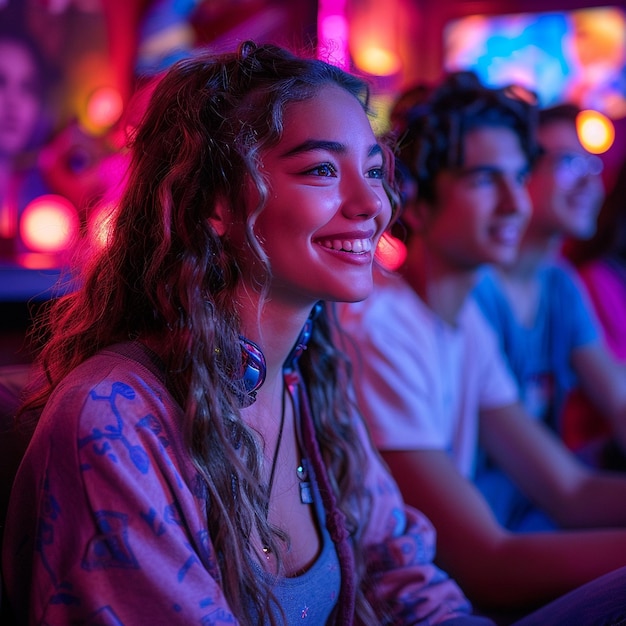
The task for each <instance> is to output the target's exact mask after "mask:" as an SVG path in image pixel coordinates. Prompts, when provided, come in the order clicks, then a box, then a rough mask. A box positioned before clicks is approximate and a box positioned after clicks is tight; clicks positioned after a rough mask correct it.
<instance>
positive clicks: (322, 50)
mask: <svg viewBox="0 0 626 626" xmlns="http://www.w3.org/2000/svg"><path fill="white" fill-rule="evenodd" d="M345 11H346V2H345V0H320V2H319V3H318V10H317V24H318V26H317V39H318V42H319V44H318V54H319V56H320V57H321V58H323V59H324V60H325V61H328V62H329V63H332V64H334V65H337V66H339V67H341V68H343V69H348V68H349V66H350V54H349V52H348V20H347V18H346V13H345Z"/></svg>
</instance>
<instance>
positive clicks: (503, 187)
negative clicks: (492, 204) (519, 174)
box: [499, 178, 531, 216]
mask: <svg viewBox="0 0 626 626" xmlns="http://www.w3.org/2000/svg"><path fill="white" fill-rule="evenodd" d="M499 210H500V212H501V213H506V214H510V215H515V214H518V215H522V216H526V215H530V211H531V201H530V196H529V194H528V188H527V186H526V183H525V182H520V181H519V180H518V179H517V178H513V179H511V178H503V179H502V180H501V184H500V202H499Z"/></svg>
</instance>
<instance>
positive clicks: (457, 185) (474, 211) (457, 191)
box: [426, 126, 530, 269]
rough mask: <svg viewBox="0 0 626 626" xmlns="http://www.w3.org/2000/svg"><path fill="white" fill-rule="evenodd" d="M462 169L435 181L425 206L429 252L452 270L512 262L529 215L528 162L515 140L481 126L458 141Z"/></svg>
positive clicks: (442, 174) (510, 133) (509, 132)
mask: <svg viewBox="0 0 626 626" xmlns="http://www.w3.org/2000/svg"><path fill="white" fill-rule="evenodd" d="M464 155H465V159H464V164H463V166H462V167H461V168H459V169H455V170H443V171H441V172H440V173H439V174H438V175H437V179H436V198H437V200H436V202H435V205H434V206H432V207H428V211H429V214H430V217H429V218H427V219H428V223H427V225H426V236H427V238H428V241H429V244H430V247H431V249H433V250H435V251H437V253H438V255H439V257H440V258H441V260H443V261H444V262H446V263H447V264H449V265H450V266H451V267H455V268H465V269H472V268H475V267H478V266H479V265H482V264H484V263H501V264H508V263H511V262H513V261H514V260H515V257H516V254H517V249H518V246H519V242H520V239H521V237H522V234H523V232H524V228H525V226H526V223H527V221H528V218H529V215H530V200H529V197H528V193H527V190H526V178H527V174H528V167H529V165H528V160H527V158H526V155H525V154H524V151H523V150H522V147H521V144H520V140H519V137H518V135H517V134H516V133H515V132H514V131H513V130H511V129H510V128H508V127H504V126H495V127H491V126H487V127H482V128H478V129H475V130H472V131H470V132H469V133H467V134H466V136H465V138H464Z"/></svg>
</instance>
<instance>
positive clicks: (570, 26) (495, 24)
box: [444, 6, 626, 119]
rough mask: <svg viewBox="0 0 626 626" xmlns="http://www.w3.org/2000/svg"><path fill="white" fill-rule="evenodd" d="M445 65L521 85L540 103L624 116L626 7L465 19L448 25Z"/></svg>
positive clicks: (484, 78)
mask: <svg viewBox="0 0 626 626" xmlns="http://www.w3.org/2000/svg"><path fill="white" fill-rule="evenodd" d="M444 65H445V68H446V70H448V71H455V70H461V69H473V70H474V71H475V72H476V73H477V74H478V76H479V77H480V78H481V80H482V81H483V82H485V83H486V84H488V85H491V86H502V85H505V84H511V83H518V84H521V85H522V86H524V87H527V88H529V89H532V90H533V91H535V92H536V93H537V95H538V97H539V101H540V104H541V105H542V106H550V105H552V104H557V103H559V102H563V101H570V102H575V103H576V104H578V105H579V106H581V107H582V108H591V109H596V110H599V111H602V112H603V113H605V114H607V115H609V116H610V117H612V118H614V119H617V118H620V117H624V116H626V10H624V9H622V8H618V7H612V6H607V7H599V8H590V9H579V10H571V11H559V12H546V13H519V14H515V15H499V16H493V15H491V16H486V15H472V16H468V17H463V18H460V19H457V20H454V21H452V22H449V23H448V24H447V26H446V28H445V30H444Z"/></svg>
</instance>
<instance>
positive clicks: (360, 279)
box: [254, 85, 391, 306]
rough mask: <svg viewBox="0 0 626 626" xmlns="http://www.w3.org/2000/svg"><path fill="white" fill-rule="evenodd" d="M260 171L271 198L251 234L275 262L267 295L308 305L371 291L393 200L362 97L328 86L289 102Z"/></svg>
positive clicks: (354, 297)
mask: <svg viewBox="0 0 626 626" xmlns="http://www.w3.org/2000/svg"><path fill="white" fill-rule="evenodd" d="M261 173H262V175H263V176H264V177H265V178H266V180H267V183H268V189H269V196H268V200H267V203H266V205H265V207H264V209H263V211H262V212H261V214H260V215H259V218H258V220H257V222H256V224H255V226H254V232H255V234H256V236H257V239H258V240H259V242H260V244H261V246H262V247H263V249H264V250H265V252H266V254H267V256H268V258H269V261H270V265H271V270H272V279H271V287H270V289H271V294H270V297H271V298H272V299H273V300H276V299H278V298H281V299H284V300H285V301H290V302H292V303H297V304H304V305H306V306H310V303H311V302H312V301H317V300H320V299H323V300H334V301H347V302H353V301H358V300H362V299H363V298H365V297H366V296H367V295H369V293H370V291H371V289H372V262H373V259H374V251H375V248H376V245H377V243H378V240H379V238H380V236H381V234H382V233H383V231H384V230H385V228H386V227H387V225H388V223H389V220H390V218H391V206H390V202H389V199H388V197H387V194H386V193H385V190H384V188H383V155H382V152H381V148H380V146H379V145H378V143H377V140H376V138H375V136H374V133H373V131H372V128H371V126H370V122H369V119H368V118H367V115H366V114H365V112H364V111H363V108H362V107H361V104H360V103H359V102H358V100H357V99H356V98H355V97H354V96H352V95H351V94H350V93H348V92H347V91H345V90H343V89H341V88H340V87H338V86H336V85H329V86H325V87H323V88H322V89H320V91H319V92H318V93H317V95H315V96H314V97H312V98H310V99H308V100H305V101H302V102H295V103H292V104H290V105H289V106H288V107H287V109H286V111H285V116H284V133H283V136H282V138H281V141H280V142H279V143H278V144H277V145H276V146H274V147H272V148H269V149H267V150H265V151H264V152H262V154H261Z"/></svg>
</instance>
